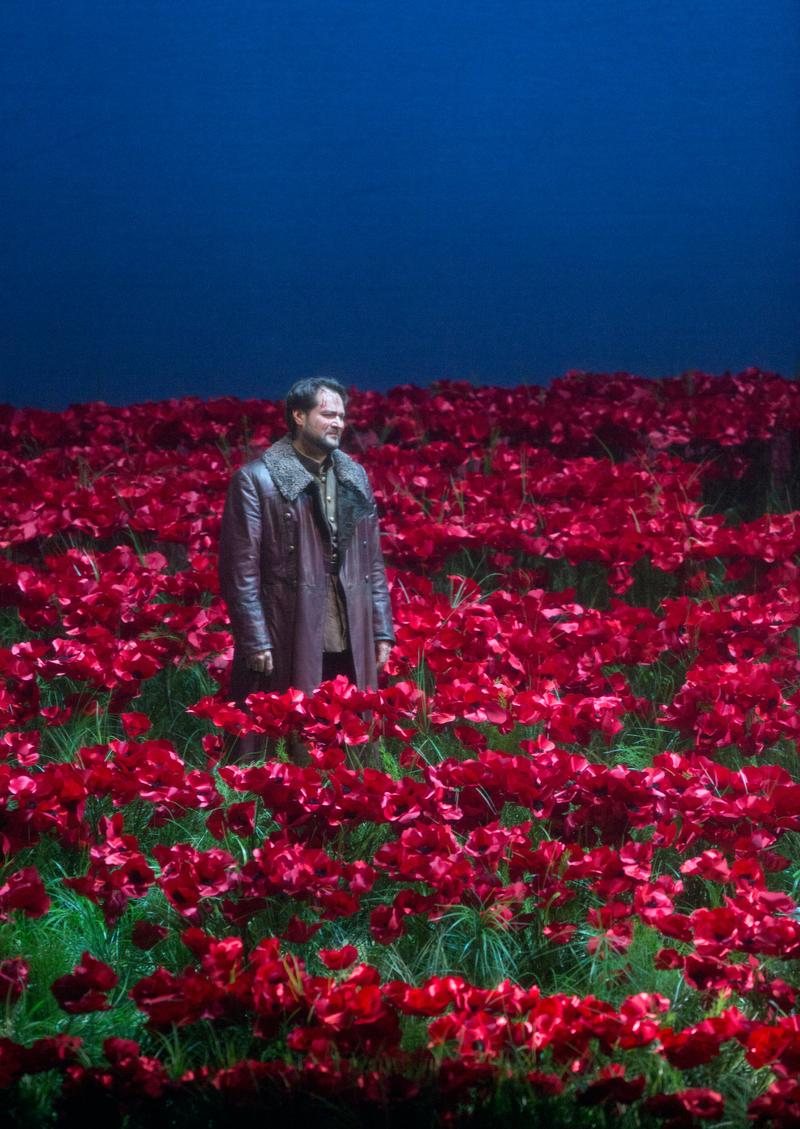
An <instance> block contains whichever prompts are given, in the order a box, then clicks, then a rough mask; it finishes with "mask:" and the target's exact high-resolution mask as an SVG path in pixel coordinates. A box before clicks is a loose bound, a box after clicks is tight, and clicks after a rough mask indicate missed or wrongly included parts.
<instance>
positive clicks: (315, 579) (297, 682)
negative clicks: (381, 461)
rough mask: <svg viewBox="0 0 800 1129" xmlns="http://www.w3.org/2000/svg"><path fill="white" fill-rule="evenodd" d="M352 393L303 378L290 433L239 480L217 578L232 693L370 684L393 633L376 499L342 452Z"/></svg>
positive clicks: (229, 505)
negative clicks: (338, 679) (227, 630)
mask: <svg viewBox="0 0 800 1129" xmlns="http://www.w3.org/2000/svg"><path fill="white" fill-rule="evenodd" d="M346 404H347V393H346V392H345V389H344V388H343V387H342V386H341V384H339V383H338V382H337V381H335V380H329V379H324V378H320V379H309V380H301V381H298V382H297V383H296V384H294V385H293V386H292V388H291V389H290V391H289V393H288V395H287V397H286V422H287V424H288V427H289V434H288V435H287V436H285V437H284V438H283V439H279V440H278V442H277V443H275V444H273V446H271V447H269V448H268V449H267V450H266V451H265V452H264V453H263V454H262V455H261V456H260V457H259V458H257V459H255V460H253V461H252V462H250V463H247V464H246V465H245V466H243V467H241V468H240V469H239V470H238V471H237V472H236V473H235V474H234V476H233V478H232V480H231V484H230V488H229V490H228V496H227V500H226V503H225V510H224V513H223V518H222V530H221V535H220V545H219V571H220V584H221V589H222V595H223V598H224V599H225V602H226V604H227V605H228V612H229V614H230V619H231V627H232V630H233V637H234V643H235V648H234V660H233V672H232V681H231V697H232V698H234V699H236V700H237V701H239V702H241V701H243V700H244V699H245V698H246V697H247V695H248V694H249V693H252V692H253V691H254V690H256V689H267V690H274V691H278V692H282V691H284V690H286V689H288V688H289V687H290V686H294V687H297V688H298V689H300V690H304V691H305V692H306V693H310V692H311V691H312V690H314V689H315V687H317V686H318V685H319V684H320V682H323V681H326V680H327V679H330V678H334V677H335V676H336V675H337V674H345V675H347V676H348V677H349V678H350V680H351V681H353V682H355V684H356V685H357V686H359V687H360V688H362V689H363V688H365V687H367V686H374V685H375V684H376V682H377V675H378V672H379V671H380V670H381V669H382V668H383V666H384V664H385V662H386V660H387V659H388V657H389V652H390V650H391V646H392V643H393V642H394V631H393V628H392V617H391V605H390V601H389V590H388V586H387V583H386V573H385V570H384V563H383V554H382V553H381V547H380V533H379V529H378V518H377V512H376V509H375V500H374V498H373V495H372V490H371V489H370V485H369V481H368V479H367V475H366V472H365V471H364V469H363V467H361V466H359V465H358V463H356V462H354V461H353V460H352V459H351V458H349V457H348V456H347V455H345V454H344V452H342V451H340V450H339V442H340V439H341V436H342V432H343V430H344V426H345V408H346Z"/></svg>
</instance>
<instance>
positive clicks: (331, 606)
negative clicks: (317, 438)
mask: <svg viewBox="0 0 800 1129" xmlns="http://www.w3.org/2000/svg"><path fill="white" fill-rule="evenodd" d="M292 449H293V451H294V453H295V455H296V456H297V458H298V460H299V461H300V463H302V465H303V466H304V467H305V469H306V470H307V471H308V473H309V474H310V475H311V477H312V478H313V479H314V488H315V489H316V494H317V503H318V505H317V511H318V514H319V516H320V517H321V518H322V519H323V521H324V526H323V528H324V530H325V533H326V536H327V539H328V544H329V549H330V552H329V555H328V561H329V564H330V570H329V572H328V587H327V595H326V599H325V621H324V624H323V629H322V649H323V651H325V652H328V653H332V654H340V653H341V652H342V651H346V650H348V648H349V645H350V644H349V640H348V638H347V612H346V610H345V606H344V597H343V595H342V592H341V588H340V585H339V581H338V578H337V573H338V571H339V557H338V540H337V534H338V529H337V522H336V475H335V474H334V473H333V460H332V459H331V457H330V455H328V456H327V457H326V458H325V459H323V461H322V462H321V463H318V462H315V461H314V459H309V458H308V457H307V456H306V455H303V454H301V453H300V451H298V450H297V448H296V447H294V446H293V447H292Z"/></svg>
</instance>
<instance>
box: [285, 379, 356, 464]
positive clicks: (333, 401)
mask: <svg viewBox="0 0 800 1129" xmlns="http://www.w3.org/2000/svg"><path fill="white" fill-rule="evenodd" d="M294 422H295V423H296V424H297V431H296V432H295V436H294V441H295V443H297V445H298V446H299V447H301V448H306V449H307V450H308V451H310V452H318V453H319V454H321V455H327V454H328V452H329V451H333V450H335V449H336V448H337V447H338V446H339V440H340V439H341V437H342V432H343V431H344V404H343V403H342V397H341V396H340V395H339V394H338V393H337V392H331V391H330V390H329V389H327V388H320V390H319V392H317V402H316V404H315V405H314V407H313V408H311V409H310V410H309V411H307V412H299V411H298V412H295V413H294Z"/></svg>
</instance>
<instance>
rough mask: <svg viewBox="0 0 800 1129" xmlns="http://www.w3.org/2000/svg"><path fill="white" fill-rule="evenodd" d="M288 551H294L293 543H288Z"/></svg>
mask: <svg viewBox="0 0 800 1129" xmlns="http://www.w3.org/2000/svg"><path fill="white" fill-rule="evenodd" d="M289 552H290V553H293V552H294V545H290V546H289Z"/></svg>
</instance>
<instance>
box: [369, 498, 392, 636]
mask: <svg viewBox="0 0 800 1129" xmlns="http://www.w3.org/2000/svg"><path fill="white" fill-rule="evenodd" d="M367 489H368V491H369V498H370V500H371V502H372V513H371V514H370V515H369V518H368V519H367V520H368V523H369V532H368V535H367V541H368V552H369V555H370V563H369V567H370V577H371V580H372V633H373V636H374V638H375V641H376V642H377V641H378V640H379V639H387V640H388V641H389V642H390V643H394V642H395V635H394V625H393V624H392V601H391V597H390V595H389V585H388V584H387V583H386V566H385V565H384V561H383V552H382V550H381V532H380V527H379V525H378V510H377V507H376V506H375V498H374V496H373V494H372V489H371V487H370V486H369V484H367Z"/></svg>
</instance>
